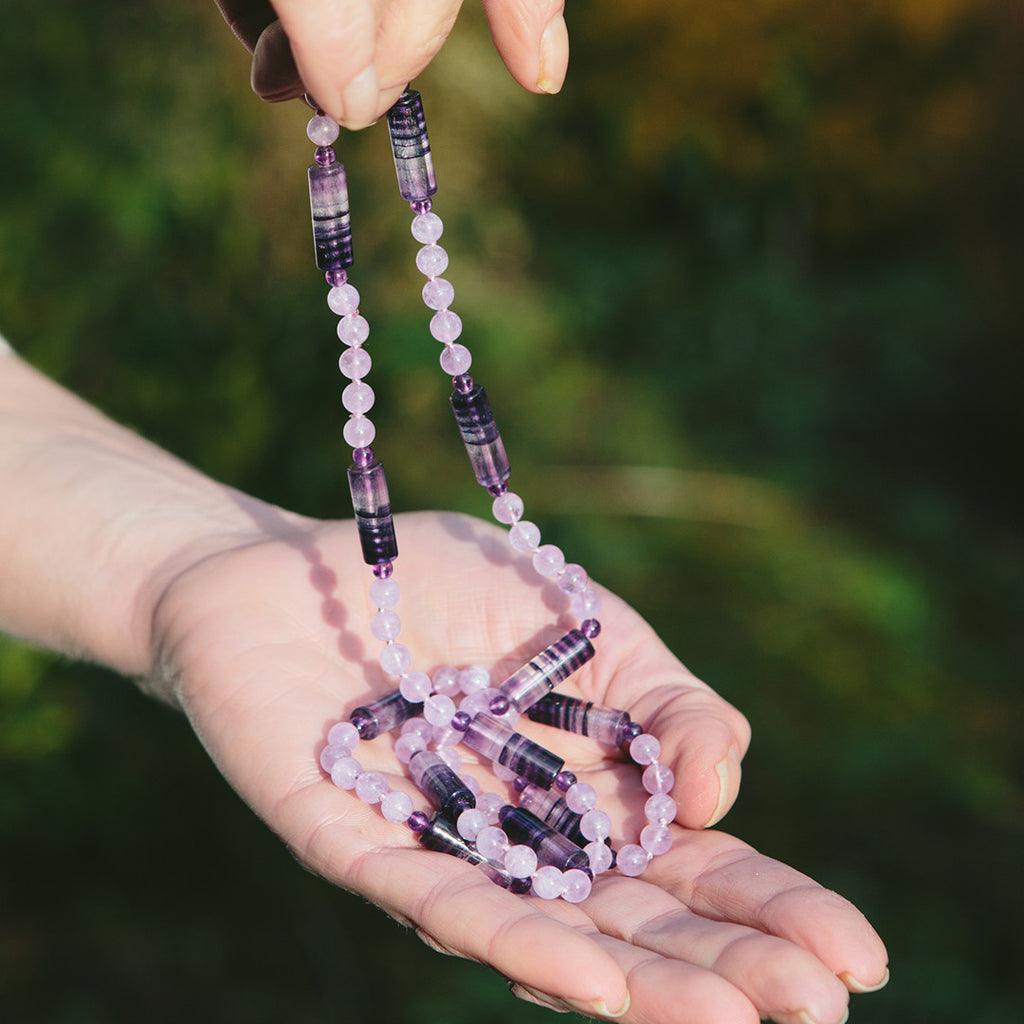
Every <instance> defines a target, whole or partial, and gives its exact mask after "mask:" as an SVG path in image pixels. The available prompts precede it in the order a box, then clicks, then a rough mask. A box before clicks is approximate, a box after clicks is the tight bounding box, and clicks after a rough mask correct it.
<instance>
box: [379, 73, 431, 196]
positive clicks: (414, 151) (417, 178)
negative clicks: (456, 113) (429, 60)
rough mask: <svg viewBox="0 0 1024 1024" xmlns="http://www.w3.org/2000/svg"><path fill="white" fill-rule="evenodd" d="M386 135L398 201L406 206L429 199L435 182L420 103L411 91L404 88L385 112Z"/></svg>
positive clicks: (418, 98) (412, 90)
mask: <svg viewBox="0 0 1024 1024" xmlns="http://www.w3.org/2000/svg"><path fill="white" fill-rule="evenodd" d="M388 132H389V133H390V135H391V152H392V153H393V154H394V157H395V174H396V175H397V176H398V191H399V192H400V193H401V194H402V198H403V199H405V200H406V201H407V202H410V203H414V202H423V200H424V199H429V198H430V197H431V196H432V195H433V194H434V193H435V192H436V191H437V180H436V179H435V178H434V162H433V160H432V159H431V156H430V139H429V138H428V137H427V121H426V118H425V117H424V116H423V100H422V99H421V98H420V94H419V93H418V92H417V91H416V90H415V89H406V90H405V92H403V93H402V95H401V96H399V97H398V102H397V103H396V104H395V105H394V106H393V107H392V108H391V109H390V110H389V111H388Z"/></svg>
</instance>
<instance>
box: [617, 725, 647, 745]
mask: <svg viewBox="0 0 1024 1024" xmlns="http://www.w3.org/2000/svg"><path fill="white" fill-rule="evenodd" d="M643 731H644V727H643V726H642V725H641V724H640V723H639V722H629V723H628V724H627V725H626V726H624V727H623V730H622V738H621V739H620V740H619V741H618V744H617V745H618V746H620V747H628V746H629V745H630V744H631V743H632V742H633V740H635V739H636V738H637V736H639V735H641V734H642V733H643Z"/></svg>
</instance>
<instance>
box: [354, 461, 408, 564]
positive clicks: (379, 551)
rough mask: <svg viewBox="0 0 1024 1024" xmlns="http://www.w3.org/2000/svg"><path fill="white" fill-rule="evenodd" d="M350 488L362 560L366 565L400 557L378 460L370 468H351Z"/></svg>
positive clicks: (386, 481) (358, 466) (382, 468)
mask: <svg viewBox="0 0 1024 1024" xmlns="http://www.w3.org/2000/svg"><path fill="white" fill-rule="evenodd" d="M348 486H349V489H350V490H351V491H352V509H353V511H354V512H355V514H356V529H357V530H358V531H359V542H360V543H361V544H362V546H363V560H364V561H365V562H366V564H367V565H378V564H379V563H380V562H390V561H393V560H394V559H396V558H397V557H398V540H397V539H396V537H395V521H394V519H392V518H391V499H390V497H389V496H388V480H387V477H386V476H385V475H384V467H383V466H382V465H381V464H380V463H379V462H377V461H376V460H374V461H373V462H371V463H370V465H368V466H360V465H358V464H356V463H353V464H352V465H351V466H349V468H348Z"/></svg>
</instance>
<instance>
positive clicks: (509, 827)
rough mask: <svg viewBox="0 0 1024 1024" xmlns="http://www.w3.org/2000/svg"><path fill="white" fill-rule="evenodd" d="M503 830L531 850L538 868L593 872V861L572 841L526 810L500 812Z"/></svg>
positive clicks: (516, 808) (517, 808)
mask: <svg viewBox="0 0 1024 1024" xmlns="http://www.w3.org/2000/svg"><path fill="white" fill-rule="evenodd" d="M500 817H501V827H502V828H503V829H504V830H505V834H506V835H507V836H508V838H509V841H510V842H512V843H521V844H522V845H524V846H529V847H530V848H531V849H532V850H533V851H534V852H535V853H536V854H537V862H538V863H539V864H550V865H552V866H553V867H556V868H558V869H559V870H560V871H568V870H570V869H571V868H586V869H588V870H589V868H590V858H589V857H588V856H587V855H586V854H585V853H584V852H583V850H582V849H581V848H580V847H579V846H577V845H576V844H575V843H574V842H573V841H572V840H571V839H569V838H567V837H566V836H564V835H562V833H561V832H556V831H555V830H554V829H553V828H551V827H550V826H549V825H546V824H545V823H544V822H543V821H541V819H540V818H538V817H537V816H536V815H535V814H531V813H530V811H528V810H527V809H526V808H525V807H513V806H512V805H511V804H508V805H506V806H505V807H503V808H502V809H501V812H500Z"/></svg>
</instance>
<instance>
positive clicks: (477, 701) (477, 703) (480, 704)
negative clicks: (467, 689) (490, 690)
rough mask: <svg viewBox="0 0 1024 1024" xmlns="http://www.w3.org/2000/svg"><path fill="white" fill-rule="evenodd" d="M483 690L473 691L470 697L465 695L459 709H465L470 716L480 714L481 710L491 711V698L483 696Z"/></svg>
mask: <svg viewBox="0 0 1024 1024" xmlns="http://www.w3.org/2000/svg"><path fill="white" fill-rule="evenodd" d="M483 692H484V691H483V690H481V691H480V693H471V694H470V695H469V696H468V697H463V698H462V700H460V701H459V706H458V710H459V711H465V712H466V714H467V715H469V717H470V718H472V717H473V716H474V715H479V714H480V712H481V711H483V712H485V713H487V714H489V713H490V707H489V705H490V700H489V699H488V698H487V697H483V696H481V694H483Z"/></svg>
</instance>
